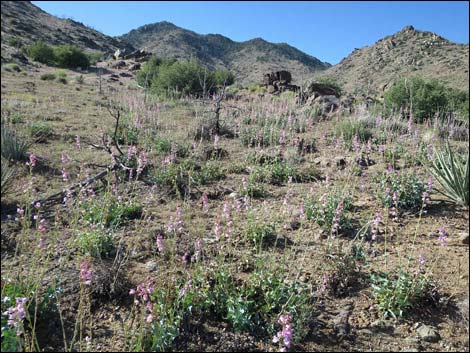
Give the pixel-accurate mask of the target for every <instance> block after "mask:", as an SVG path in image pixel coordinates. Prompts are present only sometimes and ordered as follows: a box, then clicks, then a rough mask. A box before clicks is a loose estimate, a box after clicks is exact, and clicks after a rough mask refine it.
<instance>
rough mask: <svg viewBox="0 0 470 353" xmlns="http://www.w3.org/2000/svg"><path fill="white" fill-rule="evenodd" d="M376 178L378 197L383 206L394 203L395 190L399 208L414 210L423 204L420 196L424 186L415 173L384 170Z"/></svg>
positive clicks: (389, 206)
mask: <svg viewBox="0 0 470 353" xmlns="http://www.w3.org/2000/svg"><path fill="white" fill-rule="evenodd" d="M376 178H377V180H378V181H379V190H378V197H379V199H380V200H381V201H382V204H383V206H385V207H388V208H391V207H393V206H394V205H395V202H394V201H393V193H394V192H397V196H398V201H397V205H398V209H399V210H415V211H416V210H418V209H419V208H420V207H421V206H422V205H423V200H422V197H423V192H424V191H426V187H425V185H424V183H423V182H422V181H421V180H420V179H419V178H418V176H416V174H413V173H408V174H398V173H396V172H392V173H386V172H384V173H381V174H379V175H378V176H377V177H376ZM387 191H388V192H387Z"/></svg>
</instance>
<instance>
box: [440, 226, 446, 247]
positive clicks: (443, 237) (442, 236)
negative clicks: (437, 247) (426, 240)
mask: <svg viewBox="0 0 470 353" xmlns="http://www.w3.org/2000/svg"><path fill="white" fill-rule="evenodd" d="M439 240H440V242H441V245H442V246H446V243H447V232H446V229H445V227H444V226H442V227H441V228H439Z"/></svg>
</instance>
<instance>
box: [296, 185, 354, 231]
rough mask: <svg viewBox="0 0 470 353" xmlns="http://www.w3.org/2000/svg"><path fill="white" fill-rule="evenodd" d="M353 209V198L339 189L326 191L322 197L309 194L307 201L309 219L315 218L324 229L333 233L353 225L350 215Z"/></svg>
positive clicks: (306, 207)
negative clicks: (349, 212)
mask: <svg viewBox="0 0 470 353" xmlns="http://www.w3.org/2000/svg"><path fill="white" fill-rule="evenodd" d="M351 209H352V198H351V197H350V196H344V195H342V194H340V193H339V192H337V191H330V192H326V193H324V194H323V195H322V196H320V197H318V196H316V195H313V196H312V195H309V196H308V197H307V200H306V202H305V215H306V216H307V219H311V220H313V221H314V222H316V223H317V224H318V225H319V226H320V227H321V228H322V229H324V230H325V231H327V232H331V233H332V234H336V233H339V232H340V230H343V231H344V230H348V229H349V228H350V227H351V220H350V218H349V215H348V211H350V210H351Z"/></svg>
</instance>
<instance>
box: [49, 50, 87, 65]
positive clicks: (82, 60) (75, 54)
mask: <svg viewBox="0 0 470 353" xmlns="http://www.w3.org/2000/svg"><path fill="white" fill-rule="evenodd" d="M53 50H54V56H55V62H56V64H57V66H59V67H65V68H70V69H76V68H77V67H81V68H87V67H88V66H90V59H89V58H88V56H87V55H86V54H85V53H84V52H83V51H82V50H81V49H79V48H77V47H76V46H74V45H69V44H64V45H59V46H57V47H54V49H53Z"/></svg>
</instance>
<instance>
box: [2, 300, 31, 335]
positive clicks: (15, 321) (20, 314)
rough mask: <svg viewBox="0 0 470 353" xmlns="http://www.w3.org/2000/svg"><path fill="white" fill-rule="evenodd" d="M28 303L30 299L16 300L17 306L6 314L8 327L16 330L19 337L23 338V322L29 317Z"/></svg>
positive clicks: (9, 309)
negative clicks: (26, 306)
mask: <svg viewBox="0 0 470 353" xmlns="http://www.w3.org/2000/svg"><path fill="white" fill-rule="evenodd" d="M27 302H28V298H16V306H13V307H10V308H8V309H7V311H6V312H5V315H8V321H7V324H8V326H13V327H14V328H15V329H16V335H17V336H21V335H22V334H23V333H24V332H23V320H24V319H26V315H27V311H26V308H25V304H26V303H27ZM2 330H3V328H2Z"/></svg>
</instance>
